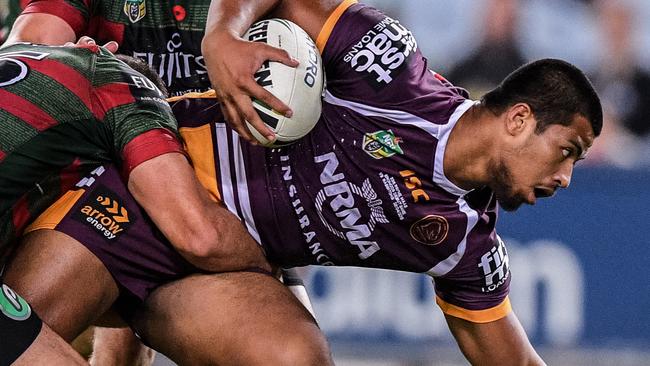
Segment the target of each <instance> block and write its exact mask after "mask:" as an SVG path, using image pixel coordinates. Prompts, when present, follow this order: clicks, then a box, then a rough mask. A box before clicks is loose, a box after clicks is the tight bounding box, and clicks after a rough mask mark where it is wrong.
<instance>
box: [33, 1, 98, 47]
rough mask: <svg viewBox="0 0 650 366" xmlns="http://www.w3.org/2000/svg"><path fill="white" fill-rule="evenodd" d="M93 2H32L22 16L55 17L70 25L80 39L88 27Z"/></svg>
mask: <svg viewBox="0 0 650 366" xmlns="http://www.w3.org/2000/svg"><path fill="white" fill-rule="evenodd" d="M91 2H92V0H31V1H29V3H28V4H27V6H26V7H25V9H24V10H23V12H22V14H37V13H45V14H51V15H55V16H57V17H59V18H61V19H63V20H64V21H65V22H66V23H68V25H70V27H71V28H72V30H73V31H74V33H75V34H76V36H77V38H79V37H80V36H82V35H83V34H84V32H85V31H86V28H87V26H88V22H89V19H90V7H91V6H90V3H91Z"/></svg>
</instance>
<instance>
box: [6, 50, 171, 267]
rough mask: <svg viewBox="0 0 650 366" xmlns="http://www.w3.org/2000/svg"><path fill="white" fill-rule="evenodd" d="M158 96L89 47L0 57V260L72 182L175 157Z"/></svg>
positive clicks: (136, 76) (14, 52)
mask: <svg viewBox="0 0 650 366" xmlns="http://www.w3.org/2000/svg"><path fill="white" fill-rule="evenodd" d="M176 131H177V126H176V121H175V119H174V117H173V115H172V114H171V110H170V108H169V105H168V104H167V102H166V101H165V100H164V99H163V95H162V93H161V92H160V91H159V90H158V89H157V88H156V87H155V86H154V85H153V83H152V82H151V81H149V80H148V79H146V78H145V77H144V76H142V75H141V74H139V73H138V72H136V71H134V70H133V69H131V68H129V67H128V66H127V65H126V64H124V63H123V62H122V61H119V60H118V59H116V58H115V57H114V56H113V55H112V54H111V53H110V52H108V51H106V50H104V49H103V48H100V47H97V46H89V47H47V46H34V45H30V44H16V45H12V46H9V47H4V48H0V258H1V257H2V256H3V255H4V254H6V252H7V250H8V248H9V247H10V245H9V244H11V243H13V242H14V241H15V238H16V237H17V236H18V235H20V233H21V231H22V229H23V228H24V227H25V225H27V224H28V223H29V222H31V220H32V218H34V217H35V216H36V215H38V214H39V213H40V212H41V211H43V210H44V209H46V208H47V207H48V206H49V205H50V204H51V203H53V202H54V200H55V199H56V198H57V197H58V196H60V195H61V194H62V193H63V192H66V191H67V190H68V189H70V188H72V186H73V185H74V184H75V183H77V181H78V180H79V178H80V177H81V176H82V175H86V174H87V173H88V172H89V171H91V170H92V169H94V168H95V167H97V166H99V165H100V164H103V163H106V162H109V161H115V162H117V163H118V164H120V165H121V166H122V168H123V171H124V174H125V176H128V173H129V172H130V171H131V169H133V168H134V167H135V166H137V165H138V164H139V163H141V162H144V161H146V160H148V159H151V158H153V157H156V156H158V155H162V154H164V153H167V152H172V151H178V152H181V151H182V147H181V145H180V143H179V141H178V139H177V135H176V133H177V132H176Z"/></svg>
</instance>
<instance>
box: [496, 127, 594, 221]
mask: <svg viewBox="0 0 650 366" xmlns="http://www.w3.org/2000/svg"><path fill="white" fill-rule="evenodd" d="M521 134H522V135H520V136H516V138H513V139H512V144H511V145H510V146H509V148H508V149H507V150H508V151H506V152H504V154H503V155H502V157H501V159H500V160H499V161H498V162H496V163H495V164H494V166H493V167H492V173H493V177H494V178H493V184H492V185H491V188H492V189H493V190H494V192H495V194H496V197H497V199H498V201H499V204H500V205H501V207H503V209H504V210H506V211H514V210H516V209H517V208H518V207H519V206H521V204H522V203H528V204H531V205H534V204H535V202H536V201H537V199H538V198H541V197H551V196H553V194H554V193H555V191H556V190H557V189H558V188H567V187H568V186H569V184H570V183H571V175H572V173H573V166H574V165H575V163H576V162H578V161H579V160H582V159H584V158H585V155H586V153H587V150H588V149H589V148H590V147H591V145H592V144H593V141H594V138H595V137H594V134H593V130H592V128H591V125H590V124H589V121H588V120H587V119H586V118H584V117H582V116H576V117H575V118H574V120H573V122H572V124H571V125H569V126H561V125H557V124H554V125H550V126H548V128H547V129H546V130H545V131H544V132H543V133H541V134H536V133H534V126H533V128H532V129H531V128H528V129H526V130H522V132H521Z"/></svg>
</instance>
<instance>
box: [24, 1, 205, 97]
mask: <svg viewBox="0 0 650 366" xmlns="http://www.w3.org/2000/svg"><path fill="white" fill-rule="evenodd" d="M209 6H210V0H176V1H166V0H117V1H116V0H110V1H109V0H30V1H29V4H28V6H27V7H26V8H25V10H24V11H23V13H24V14H30V13H47V14H52V15H56V16H58V17H59V18H61V19H63V20H64V21H66V22H67V23H68V24H69V25H70V27H71V28H72V29H73V30H74V32H75V34H76V36H77V37H81V36H84V35H87V36H91V37H93V38H95V40H97V41H98V43H99V44H103V43H105V42H108V41H117V42H118V43H119V44H120V48H119V50H118V52H119V53H123V54H126V55H129V56H133V57H137V58H140V59H142V60H144V61H145V62H147V63H148V64H149V65H150V66H152V67H153V68H154V69H155V70H156V71H157V72H158V74H159V75H160V77H161V78H162V79H163V81H164V82H165V83H166V85H167V87H168V89H169V91H170V92H171V93H172V94H174V95H179V94H183V93H186V92H191V91H203V90H206V89H208V88H209V87H210V82H209V80H208V74H207V71H206V69H205V63H204V61H203V56H201V40H202V39H203V35H204V33H205V22H206V20H207V14H208V8H209Z"/></svg>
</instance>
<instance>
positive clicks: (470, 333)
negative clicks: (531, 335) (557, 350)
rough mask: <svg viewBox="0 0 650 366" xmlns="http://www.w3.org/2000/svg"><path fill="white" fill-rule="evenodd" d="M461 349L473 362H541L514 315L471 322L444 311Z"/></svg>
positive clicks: (517, 363) (492, 363) (512, 363)
mask: <svg viewBox="0 0 650 366" xmlns="http://www.w3.org/2000/svg"><path fill="white" fill-rule="evenodd" d="M445 318H446V320H447V324H448V325H449V329H450V330H451V332H452V334H453V335H454V338H456V341H457V342H458V345H459V346H460V349H461V351H462V352H463V354H464V355H465V357H467V359H468V360H469V361H470V362H471V363H472V364H473V365H544V361H542V359H541V358H540V357H539V355H537V353H536V352H535V350H534V349H533V347H532V345H531V344H530V342H529V341H528V337H527V336H526V332H525V331H524V329H523V327H522V326H521V323H519V320H518V319H517V316H516V315H515V314H514V313H513V312H510V313H509V314H508V315H506V316H505V317H503V318H501V319H499V320H495V321H492V322H488V323H474V322H470V321H467V320H464V319H460V318H456V317H454V316H450V315H447V314H445Z"/></svg>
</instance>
